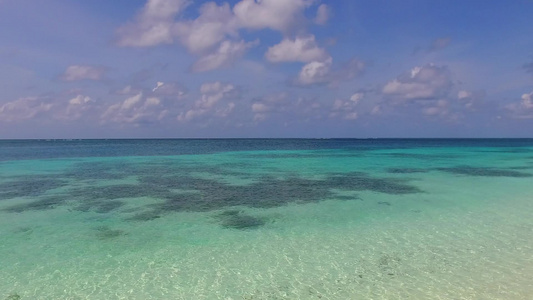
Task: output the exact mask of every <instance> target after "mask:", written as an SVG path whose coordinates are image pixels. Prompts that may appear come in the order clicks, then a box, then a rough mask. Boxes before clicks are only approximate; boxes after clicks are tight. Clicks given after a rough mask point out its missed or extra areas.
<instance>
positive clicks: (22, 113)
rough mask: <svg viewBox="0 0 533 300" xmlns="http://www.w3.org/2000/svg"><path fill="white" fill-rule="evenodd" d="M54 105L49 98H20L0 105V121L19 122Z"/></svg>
mask: <svg viewBox="0 0 533 300" xmlns="http://www.w3.org/2000/svg"><path fill="white" fill-rule="evenodd" d="M52 107H53V104H52V103H50V101H49V99H45V98H39V97H26V98H19V99H17V100H15V101H11V102H7V103H5V104H4V105H2V106H0V121H3V122H17V121H22V120H28V119H33V118H35V117H37V116H38V115H39V114H41V113H44V112H48V111H50V109H51V108H52Z"/></svg>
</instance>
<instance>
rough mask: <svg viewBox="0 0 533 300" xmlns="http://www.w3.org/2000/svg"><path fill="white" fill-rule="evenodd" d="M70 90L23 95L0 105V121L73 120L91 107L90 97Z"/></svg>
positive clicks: (80, 116)
mask: <svg viewBox="0 0 533 300" xmlns="http://www.w3.org/2000/svg"><path fill="white" fill-rule="evenodd" d="M69 94H70V92H66V93H61V94H57V95H53V96H46V97H25V98H19V99H17V100H15V101H11V102H7V103H5V104H3V105H1V106H0V121H3V122H19V121H25V120H29V119H37V118H42V119H47V120H59V121H74V120H78V119H80V118H82V117H83V116H84V115H85V113H87V112H89V111H90V110H92V109H93V107H94V106H93V104H94V101H93V100H92V99H91V97H89V96H86V95H82V94H77V95H76V96H74V97H72V96H70V98H68V97H69Z"/></svg>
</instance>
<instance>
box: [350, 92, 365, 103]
mask: <svg viewBox="0 0 533 300" xmlns="http://www.w3.org/2000/svg"><path fill="white" fill-rule="evenodd" d="M364 96H365V94H363V93H355V94H353V95H352V96H351V97H350V101H352V102H354V103H355V104H357V103H359V101H361V100H362V99H363V97H364Z"/></svg>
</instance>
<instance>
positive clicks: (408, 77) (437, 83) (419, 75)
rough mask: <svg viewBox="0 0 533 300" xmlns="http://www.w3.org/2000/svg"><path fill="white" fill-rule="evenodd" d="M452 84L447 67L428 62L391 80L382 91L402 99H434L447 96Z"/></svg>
mask: <svg viewBox="0 0 533 300" xmlns="http://www.w3.org/2000/svg"><path fill="white" fill-rule="evenodd" d="M452 86H453V82H452V78H451V73H450V71H449V70H448V68H447V67H445V66H441V67H439V66H436V65H433V64H428V65H425V66H422V67H415V68H413V69H412V70H411V71H410V72H408V73H405V74H403V75H401V76H399V77H397V78H396V79H393V80H391V81H389V82H388V83H387V84H385V86H384V87H383V89H382V93H383V94H384V95H386V96H390V97H394V98H397V99H401V100H434V99H437V98H440V97H445V96H446V95H447V94H448V93H449V92H450V89H451V88H452Z"/></svg>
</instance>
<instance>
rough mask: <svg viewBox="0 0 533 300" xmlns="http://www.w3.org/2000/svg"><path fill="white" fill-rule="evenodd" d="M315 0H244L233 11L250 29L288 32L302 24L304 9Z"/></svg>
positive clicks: (241, 22)
mask: <svg viewBox="0 0 533 300" xmlns="http://www.w3.org/2000/svg"><path fill="white" fill-rule="evenodd" d="M313 2H315V1H314V0H290V1H287V0H242V1H240V2H239V3H237V4H235V6H234V7H233V13H234V14H235V17H236V18H237V20H238V22H239V25H240V26H241V27H243V28H248V29H265V28H270V29H273V30H277V31H281V32H287V31H289V30H291V29H292V28H293V27H295V26H298V24H301V22H300V21H301V20H302V18H303V14H302V12H303V10H304V9H306V8H307V7H309V6H311V5H312V4H313Z"/></svg>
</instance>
